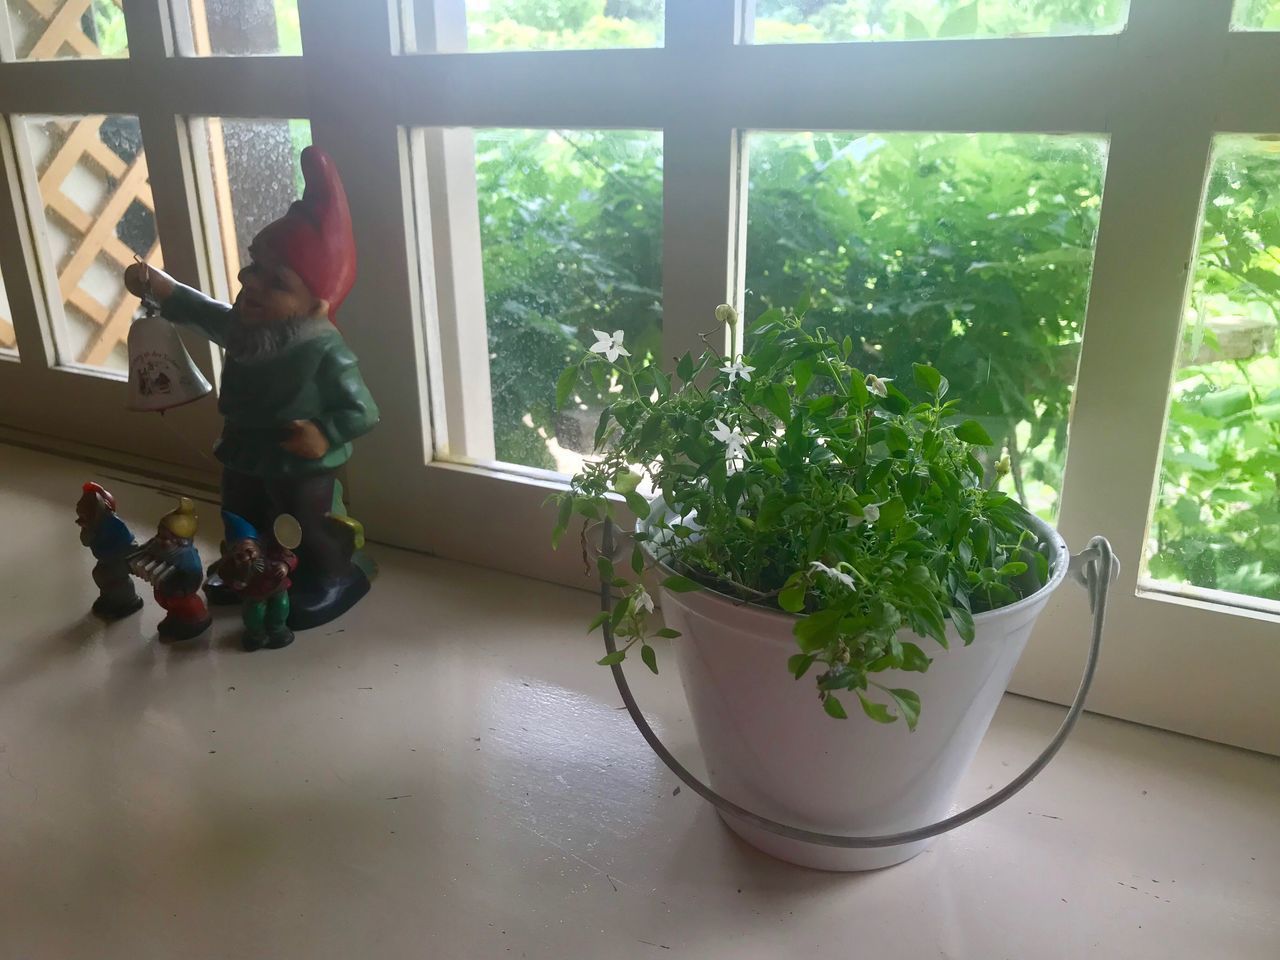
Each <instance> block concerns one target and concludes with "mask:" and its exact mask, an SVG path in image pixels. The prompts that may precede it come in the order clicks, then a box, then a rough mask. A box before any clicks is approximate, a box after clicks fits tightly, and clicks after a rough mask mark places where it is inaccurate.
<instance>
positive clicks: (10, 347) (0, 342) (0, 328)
mask: <svg viewBox="0 0 1280 960" xmlns="http://www.w3.org/2000/svg"><path fill="white" fill-rule="evenodd" d="M0 353H3V354H8V355H9V356H17V354H18V339H17V337H15V336H14V333H13V312H12V311H11V310H10V309H9V298H8V297H7V296H6V295H5V292H4V276H3V275H0Z"/></svg>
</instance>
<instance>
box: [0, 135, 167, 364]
mask: <svg viewBox="0 0 1280 960" xmlns="http://www.w3.org/2000/svg"><path fill="white" fill-rule="evenodd" d="M16 127H17V135H18V138H19V151H20V157H21V160H22V161H24V162H26V163H27V164H28V173H29V177H30V179H31V180H32V181H33V182H34V183H35V184H36V186H37V192H38V196H39V201H40V203H41V204H42V206H43V213H44V216H43V218H42V220H41V223H40V224H39V229H38V236H39V237H40V239H41V240H42V241H43V243H42V247H43V249H42V250H41V254H42V256H43V258H44V261H45V264H44V265H45V270H46V275H47V277H48V279H47V280H46V284H47V285H48V286H50V287H52V289H54V290H56V291H57V298H58V299H59V300H60V301H61V306H62V309H61V311H56V312H55V315H56V320H55V331H54V332H55V340H56V342H57V346H58V360H59V362H60V363H62V364H79V365H83V366H89V367H99V368H102V369H105V370H110V371H115V372H121V371H123V370H124V369H125V367H126V358H125V352H124V344H125V340H126V339H127V337H128V333H129V323H130V321H131V320H132V319H133V315H134V313H135V311H136V309H137V307H138V301H137V299H136V298H134V297H133V296H131V295H130V294H129V293H128V292H127V291H126V290H125V289H124V283H123V281H122V279H121V271H122V269H123V268H124V267H126V266H127V265H128V264H130V263H131V262H133V260H134V258H135V257H141V258H143V259H145V260H148V261H149V262H151V263H153V264H155V265H157V266H162V265H163V264H162V258H161V255H160V243H159V238H158V237H157V235H156V222H155V212H154V211H155V207H154V204H153V202H152V199H151V185H150V182H149V180H148V175H147V161H146V156H145V154H144V152H143V149H142V131H141V129H140V127H139V124H138V119H137V117H130V116H126V115H118V114H117V115H109V116H102V115H98V116H74V117H69V116H61V117H26V118H23V119H22V120H21V121H20V122H19V123H18V124H16ZM24 144H25V147H26V149H25V150H23V145H24Z"/></svg>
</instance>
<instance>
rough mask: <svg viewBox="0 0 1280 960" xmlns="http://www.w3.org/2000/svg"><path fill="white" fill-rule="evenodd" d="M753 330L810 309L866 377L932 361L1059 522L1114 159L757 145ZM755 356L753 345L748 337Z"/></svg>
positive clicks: (987, 139)
mask: <svg viewBox="0 0 1280 960" xmlns="http://www.w3.org/2000/svg"><path fill="white" fill-rule="evenodd" d="M748 145H749V150H750V180H749V187H748V189H749V202H748V225H747V262H746V287H747V292H746V309H747V319H748V321H751V320H754V318H755V317H757V316H758V315H759V314H760V313H762V312H763V311H764V310H765V309H767V308H769V307H773V306H778V307H783V308H792V307H795V306H796V305H797V304H799V303H801V302H802V300H803V298H806V297H807V298H808V299H809V300H810V301H811V306H810V308H809V309H808V311H807V312H806V315H805V320H806V324H807V325H810V326H813V327H816V326H823V327H826V328H827V330H828V331H829V332H831V333H832V334H834V335H835V336H837V337H845V336H848V337H849V338H850V339H851V341H852V348H853V357H852V362H853V363H854V364H855V365H856V366H858V367H859V368H861V369H864V370H865V371H866V372H867V373H869V374H871V373H874V374H876V375H877V376H880V377H884V378H893V379H895V380H898V381H900V382H903V383H905V384H911V383H912V368H911V365H912V363H915V362H926V361H927V362H929V363H932V364H934V365H935V366H937V367H938V369H940V370H941V371H942V372H943V374H945V375H946V376H947V377H948V378H949V380H950V382H951V393H950V397H951V398H953V399H954V398H959V399H960V400H961V401H962V405H961V407H960V409H961V410H962V411H963V412H964V413H966V414H968V415H969V416H972V417H975V418H977V419H978V420H979V421H981V422H982V423H983V425H984V426H985V427H986V428H987V432H988V433H989V434H990V435H991V436H992V437H993V438H995V439H996V441H997V444H999V445H1000V446H1001V447H1003V457H1002V456H1001V454H1000V452H998V451H992V452H991V454H990V455H989V456H988V457H987V464H988V467H989V469H990V470H991V471H992V475H993V477H994V474H995V472H996V471H997V470H1003V469H1004V466H1001V464H1000V460H998V459H997V458H1000V459H1001V460H1003V459H1004V458H1006V457H1007V463H1006V464H1005V465H1007V467H1008V468H1009V472H1008V473H1007V474H1005V475H1004V476H1003V479H1002V480H1001V486H1002V489H1005V490H1007V491H1008V492H1010V493H1011V494H1014V495H1016V496H1018V497H1019V498H1020V499H1021V500H1022V501H1023V502H1024V503H1025V504H1027V506H1028V507H1030V508H1031V509H1032V510H1034V511H1035V512H1036V513H1038V514H1040V515H1041V516H1043V517H1045V518H1046V519H1052V518H1053V517H1054V515H1055V513H1056V511H1057V506H1058V490H1059V488H1060V486H1061V480H1062V467H1063V461H1064V458H1065V453H1066V445H1067V419H1068V415H1069V412H1070V408H1071V392H1072V389H1073V387H1074V384H1075V376H1076V365H1077V360H1078V358H1079V354H1080V337H1081V333H1082V331H1083V328H1084V318H1085V306H1086V301H1087V298H1088V293H1089V277H1090V273H1091V271H1092V265H1093V248H1094V239H1095V236H1096V233H1097V228H1098V209H1099V206H1100V203H1101V191H1102V177H1103V168H1104V165H1105V159H1104V157H1105V148H1104V142H1103V141H1102V140H1101V139H1100V138H1098V137H1083V136H1071V137H1065V136H1063V137H1060V136H1046V135H1039V134H936V133H893V134H856V133H817V134H815V133H787V134H777V133H753V134H751V135H750V136H749V138H748ZM747 344H748V349H749V348H750V337H748V341H747Z"/></svg>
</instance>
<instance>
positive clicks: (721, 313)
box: [716, 303, 738, 327]
mask: <svg viewBox="0 0 1280 960" xmlns="http://www.w3.org/2000/svg"><path fill="white" fill-rule="evenodd" d="M716 319H717V320H719V321H720V322H721V323H723V324H726V325H728V326H730V327H732V326H735V325H736V324H737V322H738V311H737V310H735V309H733V307H732V306H731V305H729V304H727V303H722V304H720V306H718V307H716Z"/></svg>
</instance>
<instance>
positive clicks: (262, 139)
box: [196, 117, 311, 300]
mask: <svg viewBox="0 0 1280 960" xmlns="http://www.w3.org/2000/svg"><path fill="white" fill-rule="evenodd" d="M201 126H202V127H203V131H204V136H205V139H206V141H207V143H206V148H207V151H208V153H207V156H208V158H209V167H208V173H209V180H208V181H207V185H206V194H207V195H206V196H205V197H204V199H205V200H206V201H207V202H209V203H210V205H211V206H212V209H213V216H212V217H210V218H209V219H210V220H211V221H212V222H214V223H216V224H217V231H218V233H217V236H216V237H211V238H210V240H211V241H212V242H211V246H212V248H213V249H215V250H217V251H219V252H220V253H221V256H222V261H223V265H224V268H225V269H224V270H223V271H222V272H223V275H224V276H225V280H226V286H225V287H224V288H220V289H219V290H218V291H217V294H218V296H220V297H222V298H223V299H227V300H229V299H230V298H231V297H232V296H233V295H234V294H235V292H236V291H237V290H238V289H239V283H238V281H237V280H236V275H237V274H238V273H239V272H240V266H241V264H243V263H245V262H247V260H248V254H249V243H250V241H251V240H253V238H254V236H255V235H256V234H257V232H258V231H259V230H261V229H262V228H263V227H265V226H266V225H267V224H268V223H270V222H271V221H273V220H275V219H276V218H277V217H279V216H280V215H282V214H283V213H284V212H285V210H286V209H287V208H288V206H289V204H291V203H293V201H294V200H297V199H298V198H299V197H300V196H302V170H301V168H300V167H299V158H300V157H301V156H302V151H303V149H304V148H305V147H308V146H310V145H311V124H310V123H309V122H308V121H306V120H257V119H255V120H242V119H234V118H227V117H207V118H205V119H204V121H203V124H202V125H198V126H197V128H196V129H197V130H199V129H200V128H201ZM210 194H211V195H210Z"/></svg>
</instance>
